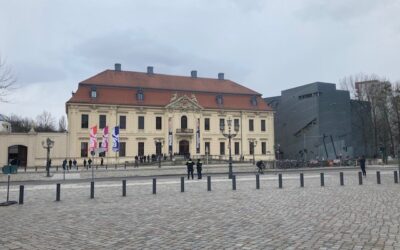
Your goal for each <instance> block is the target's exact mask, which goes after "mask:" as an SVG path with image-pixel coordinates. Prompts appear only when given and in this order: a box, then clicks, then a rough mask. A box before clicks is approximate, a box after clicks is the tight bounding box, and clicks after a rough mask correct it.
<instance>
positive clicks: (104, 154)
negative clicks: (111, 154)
mask: <svg viewBox="0 0 400 250" xmlns="http://www.w3.org/2000/svg"><path fill="white" fill-rule="evenodd" d="M99 148H101V142H99ZM105 156H106V152H99V157H105Z"/></svg>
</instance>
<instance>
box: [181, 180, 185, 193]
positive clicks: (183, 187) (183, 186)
mask: <svg viewBox="0 0 400 250" xmlns="http://www.w3.org/2000/svg"><path fill="white" fill-rule="evenodd" d="M181 192H182V193H183V192H185V177H181Z"/></svg>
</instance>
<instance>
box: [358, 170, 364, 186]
mask: <svg viewBox="0 0 400 250" xmlns="http://www.w3.org/2000/svg"><path fill="white" fill-rule="evenodd" d="M358 184H359V185H362V184H363V180H362V173H361V172H358Z"/></svg>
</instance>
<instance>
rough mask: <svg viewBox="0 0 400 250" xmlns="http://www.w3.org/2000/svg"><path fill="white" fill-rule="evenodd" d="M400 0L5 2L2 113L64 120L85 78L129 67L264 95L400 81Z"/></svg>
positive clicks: (0, 5) (1, 5)
mask: <svg viewBox="0 0 400 250" xmlns="http://www.w3.org/2000/svg"><path fill="white" fill-rule="evenodd" d="M399 13H400V1H399V0H334V1H333V0H332V1H328V0H296V1H293V0H264V1H258V0H251V1H250V0H152V1H150V0H143V1H139V0H138V1H135V0H127V1H124V0H109V1H100V0H95V1H94V0H93V1H84V0H79V1H72V0H68V1H65V0H62V1H57V0H32V1H26V0H12V1H10V0H0V55H1V56H2V57H3V59H6V61H7V64H8V65H9V66H11V67H12V68H13V72H14V74H15V76H16V77H17V79H18V81H17V89H15V90H14V91H13V94H12V95H10V96H9V97H8V98H9V100H11V102H10V103H7V104H4V103H0V113H2V114H6V115H9V114H11V113H14V114H18V115H23V116H29V117H32V118H34V117H36V115H38V114H39V113H41V112H43V110H47V111H50V112H51V113H52V114H54V116H56V117H57V119H58V118H59V117H60V116H61V115H63V114H65V102H66V101H67V100H68V99H69V98H70V96H71V92H72V91H76V89H77V87H78V83H79V82H80V81H82V80H84V79H87V78H89V77H91V76H93V75H95V74H97V73H99V72H101V71H103V70H105V69H112V68H113V65H114V63H116V62H119V63H121V64H122V69H123V70H132V71H145V69H146V66H148V65H152V66H154V70H155V72H156V73H164V74H175V75H190V71H191V70H198V76H204V77H217V74H218V72H224V73H225V77H226V78H228V79H231V80H233V81H235V82H238V83H240V84H242V85H245V86H247V87H249V88H251V89H254V90H256V91H258V92H260V93H262V94H263V96H265V97H268V96H274V95H279V94H280V92H281V90H284V89H287V88H291V87H295V86H299V85H303V84H307V83H311V82H315V81H325V82H332V83H337V82H338V81H339V79H341V78H343V77H345V76H349V75H354V74H358V73H367V74H371V73H375V74H377V75H380V76H385V77H387V78H389V79H390V80H392V81H397V80H400V15H399Z"/></svg>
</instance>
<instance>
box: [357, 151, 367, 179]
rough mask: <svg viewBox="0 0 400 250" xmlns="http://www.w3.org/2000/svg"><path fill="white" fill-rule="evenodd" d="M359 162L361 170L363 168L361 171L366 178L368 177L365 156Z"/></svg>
mask: <svg viewBox="0 0 400 250" xmlns="http://www.w3.org/2000/svg"><path fill="white" fill-rule="evenodd" d="M358 162H359V163H360V168H361V171H362V173H363V175H364V177H367V171H365V156H364V155H363V156H361V157H360V158H359V159H358Z"/></svg>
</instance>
